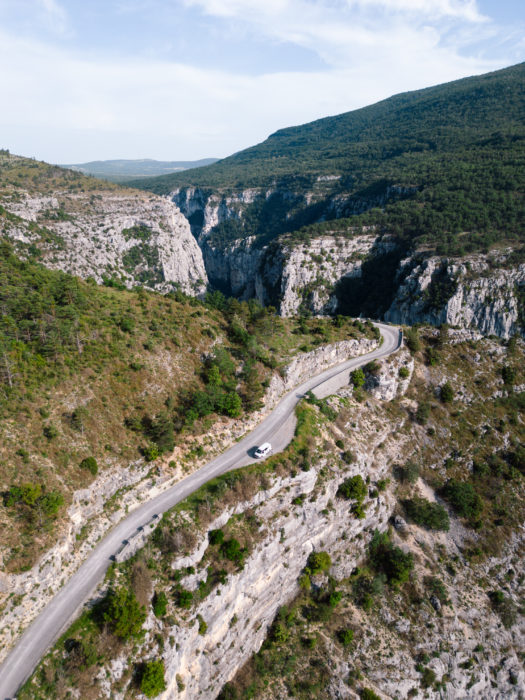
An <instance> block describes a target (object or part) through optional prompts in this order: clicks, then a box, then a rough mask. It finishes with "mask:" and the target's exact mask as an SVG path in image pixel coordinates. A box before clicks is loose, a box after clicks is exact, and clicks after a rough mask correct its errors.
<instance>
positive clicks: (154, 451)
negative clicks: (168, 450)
mask: <svg viewBox="0 0 525 700" xmlns="http://www.w3.org/2000/svg"><path fill="white" fill-rule="evenodd" d="M142 454H143V456H144V459H145V460H146V462H154V461H155V460H156V459H158V458H159V449H158V447H157V446H156V445H149V446H148V447H144V449H143V450H142Z"/></svg>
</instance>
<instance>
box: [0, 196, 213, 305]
mask: <svg viewBox="0 0 525 700" xmlns="http://www.w3.org/2000/svg"><path fill="white" fill-rule="evenodd" d="M3 206H4V207H5V209H6V211H7V212H8V213H9V214H10V215H11V217H10V218H3V219H2V220H1V222H0V224H1V226H2V233H3V234H4V235H6V236H7V237H8V238H9V239H11V240H12V241H14V242H15V244H16V245H17V246H18V247H19V250H20V252H21V253H22V254H24V251H27V250H29V252H30V253H32V254H35V253H36V254H37V255H38V256H40V259H41V261H42V262H43V263H44V264H45V265H46V266H48V267H51V268H54V269H60V270H64V271H65V272H69V273H71V274H74V275H79V276H80V277H84V278H87V277H93V278H94V279H96V280H97V282H101V281H102V280H103V279H117V280H119V281H123V282H124V284H126V286H128V287H132V286H134V285H137V284H143V285H145V286H147V287H149V288H152V289H156V290H159V291H170V290H173V289H180V290H181V291H183V292H185V293H187V294H191V295H195V294H201V293H203V292H204V290H205V289H206V283H207V275H206V271H205V268H204V262H203V259H202V253H201V251H200V248H199V246H198V245H197V243H196V242H195V239H194V238H193V236H192V235H191V231H190V227H189V224H188V222H187V220H186V219H185V217H184V216H183V215H182V214H181V213H180V211H179V210H178V209H177V207H176V206H175V205H174V204H173V203H172V202H170V201H168V200H166V199H163V198H161V197H156V196H152V195H146V194H145V193H138V192H133V191H130V190H111V191H107V192H105V191H103V190H101V191H97V193H96V194H93V193H92V192H91V193H89V194H88V193H87V192H86V193H70V192H60V191H57V192H56V193H54V194H53V195H52V196H41V195H38V194H30V193H20V192H17V193H16V196H15V195H12V196H9V195H8V196H4V198H3Z"/></svg>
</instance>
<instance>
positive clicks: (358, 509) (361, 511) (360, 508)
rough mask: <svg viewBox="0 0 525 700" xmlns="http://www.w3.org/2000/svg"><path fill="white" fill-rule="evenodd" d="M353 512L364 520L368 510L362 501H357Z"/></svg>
mask: <svg viewBox="0 0 525 700" xmlns="http://www.w3.org/2000/svg"><path fill="white" fill-rule="evenodd" d="M352 513H353V514H354V515H355V517H356V518H357V519H358V520H364V519H365V518H366V511H365V508H364V506H363V504H362V503H356V504H355V505H354V506H353V507H352Z"/></svg>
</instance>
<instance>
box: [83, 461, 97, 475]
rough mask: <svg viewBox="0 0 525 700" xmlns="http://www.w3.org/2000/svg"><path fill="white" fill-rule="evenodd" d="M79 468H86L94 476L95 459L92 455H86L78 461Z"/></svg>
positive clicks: (95, 468)
mask: <svg viewBox="0 0 525 700" xmlns="http://www.w3.org/2000/svg"><path fill="white" fill-rule="evenodd" d="M80 468H81V469H87V470H88V471H89V472H91V473H92V474H93V476H96V475H97V472H98V464H97V460H96V459H95V458H94V457H86V458H85V459H83V460H82V461H81V462H80Z"/></svg>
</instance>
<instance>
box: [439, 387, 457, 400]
mask: <svg viewBox="0 0 525 700" xmlns="http://www.w3.org/2000/svg"><path fill="white" fill-rule="evenodd" d="M453 400H454V389H453V388H452V385H451V383H450V382H445V384H443V386H442V387H441V401H443V403H452V401H453Z"/></svg>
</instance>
